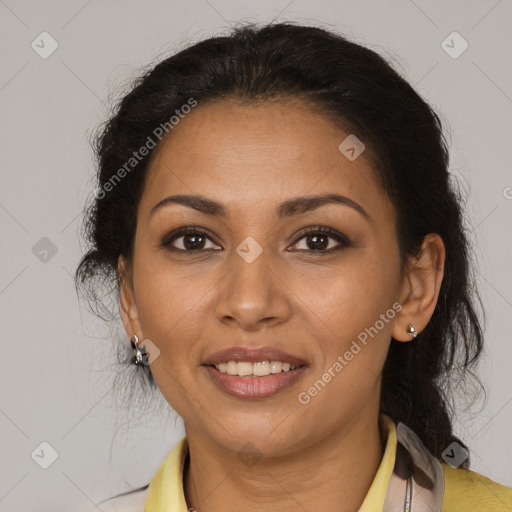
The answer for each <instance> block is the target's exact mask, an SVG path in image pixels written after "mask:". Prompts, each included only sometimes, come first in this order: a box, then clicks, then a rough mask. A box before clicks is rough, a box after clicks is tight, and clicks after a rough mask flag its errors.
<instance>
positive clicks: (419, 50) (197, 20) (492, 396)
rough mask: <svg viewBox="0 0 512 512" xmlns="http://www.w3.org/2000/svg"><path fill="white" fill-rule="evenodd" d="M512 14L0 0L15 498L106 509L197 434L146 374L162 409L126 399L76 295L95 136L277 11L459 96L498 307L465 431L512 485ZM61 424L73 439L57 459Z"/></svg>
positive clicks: (481, 243)
mask: <svg viewBox="0 0 512 512" xmlns="http://www.w3.org/2000/svg"><path fill="white" fill-rule="evenodd" d="M511 13H512V3H511V1H510V0H500V1H496V0H489V1H484V0H480V1H468V0H464V1H462V0H460V1H451V2H445V1H429V2H427V1H420V0H414V1H412V0H401V1H399V0H394V1H387V2H377V1H326V0H324V1H317V2H315V3H313V2H306V1H304V0H295V1H290V0H282V1H275V0H274V1H269V0H259V1H258V2H254V1H250V2H249V1H239V2H235V1H221V0H209V1H206V0H193V1H187V2H185V1H165V2H164V1H155V0H153V1H149V2H142V1H126V0H124V1H103V2H102V1H99V0H89V1H83V0H81V1H66V2H65V1H44V2H43V1H40V2H35V1H15V0H0V16H1V17H0V34H1V35H0V37H1V45H0V51H1V59H2V60H1V62H2V65H1V69H0V106H1V120H2V123H1V128H0V130H1V131H0V144H1V150H0V159H1V160H0V173H1V183H2V186H1V188H0V223H1V224H0V225H1V229H2V237H1V243H2V264H1V265H0V311H1V334H2V344H1V346H2V361H3V364H2V370H1V379H2V381H1V386H0V433H1V439H2V443H1V449H0V510H1V511H21V510H23V511H25V512H26V511H31V510H34V511H35V510H38V511H41V510H52V511H64V510H66V511H69V510H79V509H83V510H91V511H92V510H101V506H95V504H96V503H97V502H98V501H100V500H102V499H105V498H107V497H108V496H111V495H113V494H116V493H118V492H122V491H124V490H127V489H131V488H133V487H136V486H140V485H144V484H146V483H148V482H149V480H150V479H151V477H152V475H153V474H154V472H155V471H156V469H157V468H158V466H159V465H160V463H161V462H162V460H163V458H164V457H165V456H166V455H167V453H168V451H169V450H170V449H171V448H172V446H173V445H174V444H175V442H176V441H177V440H178V439H179V438H180V437H181V436H182V435H183V428H182V425H181V422H180V421H178V422H177V423H175V422H173V421H171V420H168V419H167V417H168V413H169V411H170V408H168V407H167V406H166V403H165V402H162V401H160V402H159V399H158V397H155V396H147V395H146V394H145V391H144V390H142V392H141V396H142V398H143V399H144V398H145V399H146V400H147V401H148V403H151V404H154V406H155V407H154V409H155V410H156V412H153V413H149V412H148V413H147V414H146V413H144V414H140V413H139V412H138V410H137V408H136V407H132V408H131V409H127V410H124V409H123V410H121V409H120V406H119V405H117V404H116V402H115V400H114V398H113V392H112V390H113V388H114V387H116V388H117V389H118V390H119V389H120V390H121V391H124V390H127V392H128V391H129V390H130V389H131V388H130V386H129V385H128V384H126V382H125V383H123V384H121V383H120V382H117V383H116V382H115V381H114V380H113V374H114V373H115V368H116V365H115V358H114V353H113V350H112V341H111V339H112V336H111V333H110V332H109V330H108V327H107V326H106V325H105V324H103V323H102V322H101V321H98V320H97V319H95V318H94V317H93V316H92V315H91V314H90V313H89V312H88V311H87V308H86V307H85V306H84V304H79V303H78V301H77V298H76V295H75V291H74V288H73V280H72V274H73V271H74V269H75V266H76V264H77V262H78V260H79V257H80V254H81V247H80V245H79V242H78V234H79V227H80V213H81V209H82V205H83V203H84V201H85V199H86V198H87V197H88V195H89V194H90V193H91V191H92V189H93V185H92V183H91V176H92V173H93V166H94V164H93V160H92V153H91V149H90V148H89V145H88V137H89V136H90V134H91V131H92V129H93V128H94V127H95V126H96V125H97V124H98V123H99V122H100V121H102V120H104V119H105V118H106V115H107V113H108V105H109V96H110V95H111V94H113V95H114V96H115V97H119V96H120V94H121V93H122V91H123V88H124V87H126V84H127V83H129V80H130V78H131V77H133V76H134V75H135V73H136V72H137V69H138V68H139V67H141V66H144V65H146V64H148V63H149V62H151V61H153V60H154V59H155V58H157V56H159V55H162V56H163V55H164V54H165V52H168V51H171V50H176V49H180V48H182V47H184V46H186V45H187V44H189V43H192V42H195V41H197V40H199V39H202V38H205V37H207V36H210V35H213V34H215V33H218V32H219V31H226V30H227V28H229V25H230V24H232V23H235V22H238V21H270V20H272V19H279V20H297V21H302V22H304V23H307V24H316V25H320V26H324V27H326V28H332V29H335V30H339V31H342V32H343V33H345V35H347V36H349V37H350V38H352V39H354V40H356V41H357V42H359V43H362V44H366V45H369V46H370V47H371V48H372V49H374V50H376V51H378V52H380V53H383V54H385V55H387V56H388V57H389V58H390V59H392V60H393V61H394V62H395V65H396V66H397V67H398V68H399V70H401V72H402V73H403V74H404V75H405V76H406V77H407V79H408V80H409V81H410V82H411V83H412V84H413V85H415V86H416V89H417V90H418V91H419V92H420V93H421V94H422V95H423V96H424V97H425V98H426V99H427V100H428V101H429V102H430V103H431V104H432V105H433V106H434V107H435V108H436V109H437V110H438V111H440V112H441V113H442V115H443V119H444V120H445V122H446V123H447V129H448V137H449V142H450V148H451V170H452V171H453V173H454V174H455V175H456V176H457V177H458V179H459V180H460V181H461V183H462V185H463V187H464V189H465V190H466V191H467V194H468V200H467V209H468V214H469V219H470V222H471V229H472V235H473V238H474V240H475V241H476V245H477V250H476V256H477V258H478V273H477V281H478V282H477V284H478V285H479V286H480V289H481V292H482V295H483V299H484V303H485V306H486V310H487V327H486V341H487V347H486V354H485V359H484V361H483V364H482V365H481V367H480V370H479V375H480V376H481V378H482V380H483V381H484V382H485V383H486V388H487V401H486V403H485V404H484V403H483V402H479V403H478V404H476V405H475V406H474V407H472V408H470V409H468V410H465V411H463V410H460V411H458V416H457V423H456V425H457V433H458V434H459V435H460V436H461V437H462V439H463V440H465V441H466V442H467V443H468V444H469V446H470V447H471V448H472V459H473V469H474V470H476V471H478V472H481V473H483V474H484V475H486V476H489V477H490V478H492V479H494V480H497V481H499V482H500V483H504V484H507V485H509V486H512V469H511V468H512V461H511V459H512V436H511V435H510V426H511V425H512V377H511V371H510V364H511V360H512V357H511V356H512V343H511V335H510V333H511V331H512V287H511V284H512V272H511V268H510V263H511V261H512V259H511V253H512V237H511V233H512V230H511V227H512V226H511V219H512V215H511V213H512V188H511V187H512V175H511V172H510V162H511V161H512V158H511V157H512V154H511V147H512V144H511V140H512V137H511V135H512V133H511V132H512V125H511V109H512V98H511V97H512V83H511V80H512V73H511V68H510V64H506V62H509V59H508V58H507V60H505V54H509V55H510V48H511V47H512V44H511V43H512V41H511V39H512V31H511V30H510V21H511ZM43 31H47V32H48V33H49V34H51V36H52V37H53V38H54V39H55V40H56V41H57V42H58V45H59V46H58V49H57V50H56V51H55V52H54V53H53V54H52V55H51V56H50V57H48V58H47V59H43V58H41V57H40V56H39V54H38V53H36V51H34V50H33V49H32V47H31V43H32V41H34V40H36V42H37V39H36V38H37V37H38V36H39V34H40V33H41V32H43ZM453 31H457V32H458V33H459V34H460V35H461V36H462V37H463V38H464V40H466V41H467V43H468V44H469V47H468V49H467V50H466V51H465V52H464V53H462V54H461V55H460V56H458V58H453V57H452V56H450V55H449V54H448V53H446V51H445V50H444V49H443V47H442V41H443V40H445V39H446V37H447V36H448V35H449V34H451V33H452V32H453ZM448 41H450V39H449V40H448ZM450 44H451V45H452V46H454V49H452V52H453V51H457V50H460V49H461V46H460V44H461V41H460V40H455V41H454V43H453V44H452V43H450ZM48 47H49V46H48V45H46V48H48ZM412 200H414V199H413V198H412ZM44 237H47V238H48V239H49V240H50V241H51V243H50V242H49V241H48V240H46V239H44ZM41 239H43V240H42V241H41ZM52 245H53V246H54V250H56V253H55V254H53V253H52V251H51V247H52ZM34 247H35V248H34ZM47 249H49V252H48V253H45V252H44V250H47ZM117 335H118V336H120V337H121V339H122V335H123V333H122V332H121V333H119V332H118V333H117ZM125 341H126V344H128V341H127V340H126V339H125ZM128 377H130V374H129V375H128ZM137 382H138V381H136V380H132V384H133V383H136V384H135V385H138V384H137ZM461 403H462V402H461ZM159 411H160V412H159ZM171 418H172V417H171ZM43 441H46V442H47V443H49V444H50V445H51V447H53V449H54V450H55V451H56V452H57V454H58V456H57V459H56V460H55V461H54V462H53V464H51V465H50V466H49V467H48V469H43V468H42V467H40V464H41V463H42V464H44V462H45V461H46V463H48V462H50V461H51V460H50V458H51V453H52V451H51V450H52V449H51V448H49V447H47V446H43V447H41V446H40V443H41V442H43ZM111 448H112V452H111ZM34 450H36V452H35V453H36V455H34V457H32V456H31V454H32V453H33V452H34ZM41 450H42V451H41ZM37 454H39V456H37ZM36 461H37V462H38V463H36Z"/></svg>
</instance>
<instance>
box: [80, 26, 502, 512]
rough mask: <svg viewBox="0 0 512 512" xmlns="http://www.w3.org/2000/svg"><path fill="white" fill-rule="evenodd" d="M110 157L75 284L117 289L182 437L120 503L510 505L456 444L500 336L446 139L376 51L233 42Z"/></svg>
mask: <svg viewBox="0 0 512 512" xmlns="http://www.w3.org/2000/svg"><path fill="white" fill-rule="evenodd" d="M97 153H98V157H99V172H98V190H97V192H96V194H95V199H94V201H93V203H92V204H91V207H90V210H89V212H88V217H87V223H86V232H87V233H88V235H89V241H90V242H91V244H92V247H91V250H90V251H89V252H88V253H87V254H86V255H85V256H84V258H83V259H82V261H81V263H80V265H79V268H78V269H77V273H76V277H77V285H78V286H79V287H82V286H85V285H87V284H88V283H89V285H90V286H92V282H93V280H92V278H93V277H97V276H106V277H109V276H112V277H115V284H116V286H117V291H118V301H119V307H120V313H121V317H122V321H123V325H124V328H125V330H126V333H127V336H128V338H129V339H130V340H131V345H132V347H133V349H134V360H133V362H134V363H135V364H137V365H138V366H139V367H140V369H141V371H143V372H146V373H147V375H148V376H149V377H150V379H154V380H151V382H153V383H154V385H156V386H158V388H159V390H160V391H161V393H162V395H163V396H164V397H165V399H166V400H167V402H168V403H169V404H170V405H171V406H172V408H173V409H174V410H176V411H177V412H178V413H179V415H180V416H181V417H182V418H183V421H184V425H185V432H186V436H185V437H184V438H183V439H182V440H181V441H180V442H179V443H178V444H177V445H176V446H175V447H174V448H173V450H172V451H171V452H170V453H169V454H168V456H167V457H166V458H165V460H163V463H162V465H161V467H160V469H159V470H158V471H157V472H156V474H155V475H154V477H153V478H152V480H151V483H150V484H149V486H146V487H144V488H143V489H141V490H139V491H137V492H135V493H132V494H129V495H128V496H124V497H120V498H116V499H114V500H111V501H110V502H109V503H110V504H111V505H113V506H114V505H117V506H118V509H119V510H121V509H122V510H127V509H128V508H129V506H133V507H134V509H135V507H136V502H137V503H138V509H139V510H141V508H142V503H144V510H145V511H146V512H157V511H158V512H160V511H162V512H163V511H166V512H174V511H176V512H177V511H180V512H181V511H185V510H197V511H199V512H217V511H220V510H222V511H224V510H226V509H227V510H238V511H249V510H264V511H274V510H276V511H277V510H279V511H280V512H283V511H288V510H290V511H291V510H311V511H312V510H336V511H357V510H359V511H381V510H385V511H398V510H414V511H415V512H418V511H427V510H429V511H431V510H442V511H443V512H446V511H450V512H453V511H458V510H460V511H464V512H468V511H473V510H475V511H476V510H486V511H491V510H492V511H498V510H500V511H501V510H512V490H510V489H508V488H506V487H505V486H502V485H500V484H498V483H496V482H493V481H491V480H489V479H488V478H486V477H484V476H482V475H479V474H477V473H475V472H473V471H470V470H469V469H468V468H469V458H468V451H467V449H466V447H465V445H464V444H463V443H462V441H460V440H458V439H457V438H456V437H454V435H453V430H452V420H451V417H450V413H449V405H450V398H451V397H450V394H449V390H450V386H449V384H450V381H451V379H452V378H453V377H454V376H455V375H456V374H458V373H460V372H467V371H468V370H469V369H470V368H471V367H472V366H473V365H474V364H475V362H476V361H477V359H478V357H479V355H480V353H481V350H482V329H481V326H480V323H479V319H478V314H477V309H476V305H475V298H474V297H473V293H472V287H471V281H470V275H471V274H470V264H469V262H470V253H469V244H468V239H467V237H466V234H465V231H464V229H463V215H462V212H461V205H460V200H459V197H458V195H457V192H456V188H455V187H454V184H453V183H452V178H451V176H450V175H449V173H448V154H447V149H446V145H445V141H444V138H443V135H442V128H441V124H440V121H439V119H438V117H437V116H436V114H435V113H434V112H433V111H432V109H431V108H430V107H429V106H428V105H427V104H426V103H425V102H424V101H423V100H422V99H421V98H420V97H419V96H418V94H417V93H416V92H415V91H414V90H413V89H412V88H411V86H410V85H409V84H408V83H407V82H406V81H405V80H404V79H403V78H401V77H400V76H399V75H398V74H397V73H396V72H395V71H394V70H393V69H392V68H391V67H390V66H389V65H388V64H387V63H386V62H385V61H384V60H383V59H382V58H381V57H380V56H378V55H377V54H376V53H374V52H373V51H371V50H369V49H366V48H364V47H362V46H359V45H357V44H354V43H352V42H349V41H347V40H345V39H344V38H343V37H341V36H340V35H337V34H334V33H331V32H328V31H325V30H323V29H320V28H313V27H303V26H297V25H294V24H288V23H285V24H270V25H268V26H264V27H260V28H257V27H254V26H245V27H242V28H237V29H235V30H234V31H233V32H232V33H231V34H230V35H229V36H225V37H217V38H211V39H208V40H205V41H202V42H199V43H197V44H195V45H193V46H191V47H189V48H187V49H185V50H183V51H181V52H180V53H178V54H177V55H174V56H172V57H170V58H168V59H166V60H164V61H163V62H161V63H159V64H158V65H156V66H155V67H154V68H153V69H150V70H149V71H147V73H146V74H145V75H144V76H143V77H142V78H141V79H140V80H139V81H138V83H137V84H136V86H135V87H134V88H133V90H132V91H131V92H130V93H129V94H127V95H126V96H125V97H124V98H123V100H122V101H121V103H120V105H119V108H118V110H117V112H116V113H115V115H114V116H113V117H112V118H111V119H110V120H109V122H108V123H107V124H106V126H105V128H104V130H103V132H102V133H101V136H100V137H99V138H98V144H97ZM475 297H477V296H476V295H475ZM127 343H128V342H127ZM130 504H131V505H130ZM103 507H104V505H103Z"/></svg>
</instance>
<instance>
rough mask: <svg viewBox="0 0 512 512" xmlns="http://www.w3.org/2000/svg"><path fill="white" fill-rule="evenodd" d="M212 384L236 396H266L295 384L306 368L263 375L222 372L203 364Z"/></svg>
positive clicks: (301, 367)
mask: <svg viewBox="0 0 512 512" xmlns="http://www.w3.org/2000/svg"><path fill="white" fill-rule="evenodd" d="M204 368H205V369H206V371H207V372H208V374H209V375H210V377H211V378H212V380H213V382H214V384H215V385H216V386H217V387H219V388H220V389H221V390H222V391H225V392H226V393H228V394H229V395H232V396H235V397H237V398H248V399H251V398H252V399H254V398H267V397H269V396H273V395H275V394H277V393H279V391H282V390H283V389H285V388H288V387H290V386H292V385H293V384H295V383H296V382H297V380H298V379H300V377H301V376H302V374H303V373H304V371H305V370H306V368H307V367H306V366H299V367H298V368H295V370H290V371H287V372H281V373H271V374H270V375H266V376H265V377H254V376H246V377H240V376H238V375H229V374H228V373H222V372H221V371H219V370H217V369H216V368H214V367H213V366H204Z"/></svg>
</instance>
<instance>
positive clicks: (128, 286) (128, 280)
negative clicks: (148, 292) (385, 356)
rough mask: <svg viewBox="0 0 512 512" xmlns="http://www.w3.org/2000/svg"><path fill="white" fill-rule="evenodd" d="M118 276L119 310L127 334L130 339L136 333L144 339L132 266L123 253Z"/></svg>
mask: <svg viewBox="0 0 512 512" xmlns="http://www.w3.org/2000/svg"><path fill="white" fill-rule="evenodd" d="M116 276H117V282H118V283H119V310H120V313H121V318H122V320H123V325H124V328H125V330H126V334H127V336H128V338H129V339H131V338H132V337H133V335H134V334H136V335H137V336H138V337H139V339H140V340H143V339H144V337H143V335H142V328H141V325H140V322H139V312H138V310H137V303H136V302H135V295H134V292H133V279H132V267H131V264H130V263H129V262H128V260H127V259H126V258H125V257H124V256H123V255H119V258H118V263H117V269H116Z"/></svg>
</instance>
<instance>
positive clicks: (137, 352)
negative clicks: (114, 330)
mask: <svg viewBox="0 0 512 512" xmlns="http://www.w3.org/2000/svg"><path fill="white" fill-rule="evenodd" d="M130 344H131V346H132V348H133V354H134V357H133V359H132V363H134V364H136V365H141V364H143V363H144V357H145V356H146V347H140V348H139V337H138V336H137V335H136V334H134V335H133V338H132V339H131V340H130Z"/></svg>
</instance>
